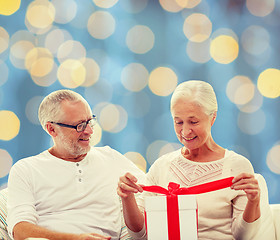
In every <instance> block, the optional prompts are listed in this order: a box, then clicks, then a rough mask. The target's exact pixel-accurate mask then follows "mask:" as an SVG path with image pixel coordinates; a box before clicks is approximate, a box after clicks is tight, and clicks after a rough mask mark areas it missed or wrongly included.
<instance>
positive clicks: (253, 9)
mask: <svg viewBox="0 0 280 240" xmlns="http://www.w3.org/2000/svg"><path fill="white" fill-rule="evenodd" d="M246 5H247V8H248V10H249V11H250V13H251V14H253V15H255V16H258V17H265V16H267V15H268V14H270V13H271V12H272V11H273V10H274V7H275V0H265V1H263V0H246Z"/></svg>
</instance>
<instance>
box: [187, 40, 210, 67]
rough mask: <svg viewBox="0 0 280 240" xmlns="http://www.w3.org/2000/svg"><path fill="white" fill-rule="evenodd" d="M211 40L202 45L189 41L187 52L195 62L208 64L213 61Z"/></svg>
mask: <svg viewBox="0 0 280 240" xmlns="http://www.w3.org/2000/svg"><path fill="white" fill-rule="evenodd" d="M209 49H210V40H206V41H204V42H202V43H196V42H191V41H189V42H188V43H187V48H186V52H187V54H188V56H189V58H190V59H191V60H192V61H193V62H197V63H206V62H208V61H209V60H210V59H211V56H210V51H209Z"/></svg>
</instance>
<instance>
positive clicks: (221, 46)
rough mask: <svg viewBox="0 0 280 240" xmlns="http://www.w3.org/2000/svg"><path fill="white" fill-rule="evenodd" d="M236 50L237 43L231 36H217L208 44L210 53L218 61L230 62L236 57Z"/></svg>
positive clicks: (237, 50)
mask: <svg viewBox="0 0 280 240" xmlns="http://www.w3.org/2000/svg"><path fill="white" fill-rule="evenodd" d="M238 52H239V46H238V43H237V42H236V40H235V39H234V38H232V37H231V36H226V35H221V36H218V37H216V38H215V39H213V40H212V42H211V45H210V55H211V57H212V58H213V59H214V60H215V61H216V62H218V63H222V64H228V63H231V62H232V61H234V60H235V59H236V58H237V56H238Z"/></svg>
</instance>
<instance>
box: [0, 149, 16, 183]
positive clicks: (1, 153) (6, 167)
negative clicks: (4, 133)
mask: <svg viewBox="0 0 280 240" xmlns="http://www.w3.org/2000/svg"><path fill="white" fill-rule="evenodd" d="M12 165H13V159H12V157H11V155H10V154H9V153H8V152H7V151H6V150H4V149H0V166H1V167H0V178H2V177H5V176H6V175H7V174H8V173H9V172H10V170H11V167H12Z"/></svg>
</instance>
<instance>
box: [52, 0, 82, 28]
mask: <svg viewBox="0 0 280 240" xmlns="http://www.w3.org/2000/svg"><path fill="white" fill-rule="evenodd" d="M52 4H53V6H54V8H55V22H57V23H61V24H65V23H69V22H70V21H72V19H73V18H74V17H75V16H76V13H77V3H76V2H75V1H74V0H52Z"/></svg>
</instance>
